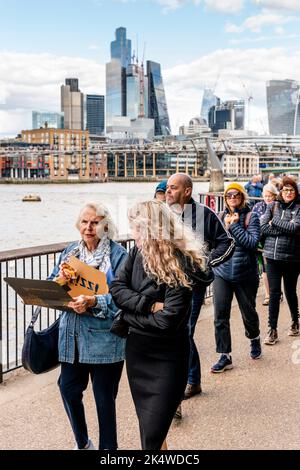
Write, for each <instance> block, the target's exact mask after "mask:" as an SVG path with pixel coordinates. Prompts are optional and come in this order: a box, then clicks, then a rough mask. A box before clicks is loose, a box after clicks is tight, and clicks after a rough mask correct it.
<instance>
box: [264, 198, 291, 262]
mask: <svg viewBox="0 0 300 470" xmlns="http://www.w3.org/2000/svg"><path fill="white" fill-rule="evenodd" d="M270 222H271V223H270ZM260 223H261V233H262V234H263V235H264V236H265V237H266V240H265V244H264V256H265V257H266V258H269V259H273V260H277V261H289V262H293V263H299V262H300V197H298V198H297V199H296V200H295V201H293V202H291V203H290V204H286V203H284V202H282V201H278V202H273V203H272V204H268V206H267V210H266V212H265V214H264V215H263V217H262V218H261V220H260Z"/></svg>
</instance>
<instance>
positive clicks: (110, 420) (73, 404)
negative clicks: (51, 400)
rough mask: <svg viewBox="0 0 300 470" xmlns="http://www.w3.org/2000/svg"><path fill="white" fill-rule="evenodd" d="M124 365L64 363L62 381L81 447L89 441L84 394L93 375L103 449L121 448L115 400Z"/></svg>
mask: <svg viewBox="0 0 300 470" xmlns="http://www.w3.org/2000/svg"><path fill="white" fill-rule="evenodd" d="M123 365H124V362H123V361H122V362H116V363H113V364H81V363H79V362H75V363H74V364H69V363H67V362H63V363H62V364H61V374H60V377H59V379H58V385H59V388H60V393H61V396H62V399H63V404H64V407H65V410H66V412H67V415H68V417H69V420H70V423H71V426H72V429H73V433H74V436H75V440H76V442H77V446H78V448H79V449H83V448H84V447H85V446H86V444H87V443H88V430H87V425H86V420H85V413H84V407H83V403H82V398H83V392H84V390H86V388H87V385H88V382H89V377H91V380H92V384H93V393H94V397H95V402H96V408H97V415H98V423H99V435H100V439H99V450H101V449H102V450H103V449H108V450H117V448H118V443H117V425H116V406H115V400H116V397H117V393H118V387H119V381H120V378H121V374H122V369H123Z"/></svg>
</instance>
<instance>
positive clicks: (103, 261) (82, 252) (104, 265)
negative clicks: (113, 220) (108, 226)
mask: <svg viewBox="0 0 300 470" xmlns="http://www.w3.org/2000/svg"><path fill="white" fill-rule="evenodd" d="M71 255H73V256H76V257H77V258H79V259H80V261H83V262H84V263H85V264H88V265H89V266H92V267H93V268H97V269H99V271H102V272H104V273H107V272H108V270H109V269H110V267H111V264H110V240H109V238H108V236H107V234H104V235H103V237H102V238H101V240H100V242H99V244H98V246H97V248H96V249H95V250H94V251H89V250H88V248H87V246H86V244H85V243H84V241H83V240H80V241H79V242H78V246H77V247H76V248H75V249H74V250H72V252H71V253H69V254H68V258H69V257H70V256H71Z"/></svg>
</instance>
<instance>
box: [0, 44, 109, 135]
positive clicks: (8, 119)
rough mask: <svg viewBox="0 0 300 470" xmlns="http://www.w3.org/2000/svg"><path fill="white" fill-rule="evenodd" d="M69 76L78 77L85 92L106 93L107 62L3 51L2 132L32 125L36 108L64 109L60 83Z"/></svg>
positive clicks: (0, 83)
mask: <svg viewBox="0 0 300 470" xmlns="http://www.w3.org/2000/svg"><path fill="white" fill-rule="evenodd" d="M67 77H78V78H79V86H80V89H81V91H83V92H84V93H99V94H103V93H104V92H105V68H104V65H99V64H97V63H96V62H94V61H92V60H87V59H81V58H79V57H78V58H76V57H63V56H61V57H57V56H54V55H51V54H20V53H12V52H0V112H1V115H0V132H1V134H2V135H3V134H11V133H17V132H19V131H20V130H22V127H27V128H28V126H29V127H30V126H31V118H30V116H31V111H33V110H37V111H39V110H40V111H60V86H61V85H62V84H63V83H64V82H65V78H67ZM22 116H23V121H22ZM22 122H23V124H22Z"/></svg>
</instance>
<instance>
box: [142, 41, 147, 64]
mask: <svg viewBox="0 0 300 470" xmlns="http://www.w3.org/2000/svg"><path fill="white" fill-rule="evenodd" d="M145 54H146V42H144V50H143V57H142V63H141V66H142V67H143V66H144V61H145Z"/></svg>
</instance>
